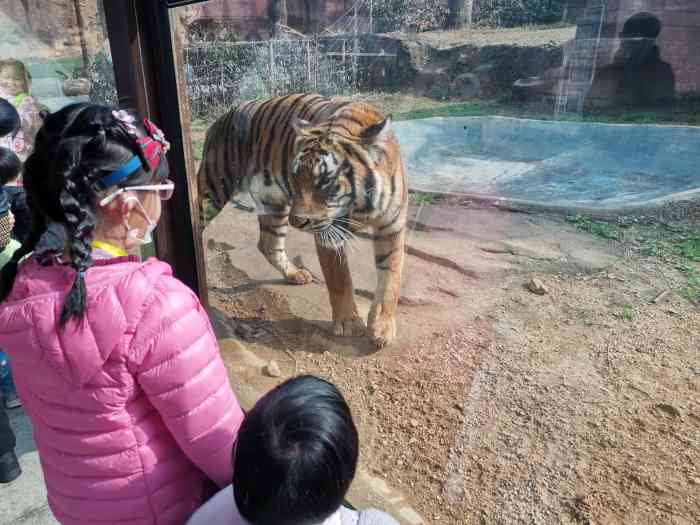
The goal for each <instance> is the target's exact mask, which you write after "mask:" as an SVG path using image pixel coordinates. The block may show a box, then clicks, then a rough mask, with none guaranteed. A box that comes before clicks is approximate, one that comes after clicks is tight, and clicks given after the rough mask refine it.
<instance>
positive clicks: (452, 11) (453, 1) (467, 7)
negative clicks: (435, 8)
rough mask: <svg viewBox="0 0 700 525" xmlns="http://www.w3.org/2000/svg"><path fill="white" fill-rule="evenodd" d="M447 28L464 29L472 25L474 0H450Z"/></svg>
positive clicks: (448, 3)
mask: <svg viewBox="0 0 700 525" xmlns="http://www.w3.org/2000/svg"><path fill="white" fill-rule="evenodd" d="M447 5H448V9H449V12H448V15H447V28H448V29H463V28H465V27H470V26H471V25H472V8H473V6H474V0H449V1H448V2H447Z"/></svg>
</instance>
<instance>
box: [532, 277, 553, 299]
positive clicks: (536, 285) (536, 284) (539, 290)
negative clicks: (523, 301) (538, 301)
mask: <svg viewBox="0 0 700 525" xmlns="http://www.w3.org/2000/svg"><path fill="white" fill-rule="evenodd" d="M527 289H528V290H530V291H531V292H532V293H534V294H537V295H545V294H546V293H548V292H549V290H548V289H547V287H546V286H545V284H544V283H543V282H542V281H540V280H539V279H537V278H536V277H533V278H532V279H530V281H529V282H528V283H527Z"/></svg>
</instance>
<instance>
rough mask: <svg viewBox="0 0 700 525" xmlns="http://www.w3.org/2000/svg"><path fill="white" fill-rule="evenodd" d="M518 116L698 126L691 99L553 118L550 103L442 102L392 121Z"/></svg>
mask: <svg viewBox="0 0 700 525" xmlns="http://www.w3.org/2000/svg"><path fill="white" fill-rule="evenodd" d="M490 115H494V116H496V115H497V116H503V117H520V118H531V119H537V120H561V121H571V122H602V123H611V124H612V123H624V124H691V125H700V102H699V101H698V100H696V98H695V97H685V98H683V99H680V100H679V101H678V102H677V103H676V106H675V107H674V108H673V109H671V108H662V109H654V108H649V109H639V108H634V109H632V108H619V109H615V110H605V111H602V110H601V111H596V112H593V113H589V114H585V115H583V116H578V115H569V114H566V115H555V114H554V111H553V109H552V104H542V103H529V104H515V103H513V102H512V101H510V100H508V99H507V98H504V99H497V100H491V101H470V102H445V103H444V104H443V105H439V106H435V107H430V108H420V109H415V110H411V111H407V112H404V113H397V114H396V115H395V119H396V120H413V119H421V118H430V117H482V116H490Z"/></svg>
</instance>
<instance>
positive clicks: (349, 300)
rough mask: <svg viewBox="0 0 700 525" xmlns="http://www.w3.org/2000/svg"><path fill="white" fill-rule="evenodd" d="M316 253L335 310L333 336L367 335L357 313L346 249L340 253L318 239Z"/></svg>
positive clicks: (340, 249)
mask: <svg viewBox="0 0 700 525" xmlns="http://www.w3.org/2000/svg"><path fill="white" fill-rule="evenodd" d="M316 252H317V253H318V261H319V262H320V263H321V270H323V278H324V279H325V281H326V287H327V288H328V297H329V299H330V303H331V309H332V310H333V334H334V335H341V336H360V335H364V334H365V323H364V321H363V320H362V318H361V317H360V315H359V314H358V312H357V304H356V303H355V295H354V294H355V288H354V287H353V285H352V275H350V267H349V265H348V258H347V255H346V254H345V249H344V248H339V249H338V251H336V250H334V249H333V248H328V247H326V246H323V245H322V244H321V241H320V240H319V238H318V237H316Z"/></svg>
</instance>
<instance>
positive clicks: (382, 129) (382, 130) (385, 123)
mask: <svg viewBox="0 0 700 525" xmlns="http://www.w3.org/2000/svg"><path fill="white" fill-rule="evenodd" d="M390 132H391V115H389V116H388V117H386V118H385V119H384V120H380V121H379V122H377V123H375V124H372V125H371V126H368V127H366V128H365V129H364V130H363V131H362V134H361V135H360V136H361V138H362V141H363V142H364V143H366V144H380V143H382V142H384V141H385V140H386V139H387V137H388V136H389V133H390Z"/></svg>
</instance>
